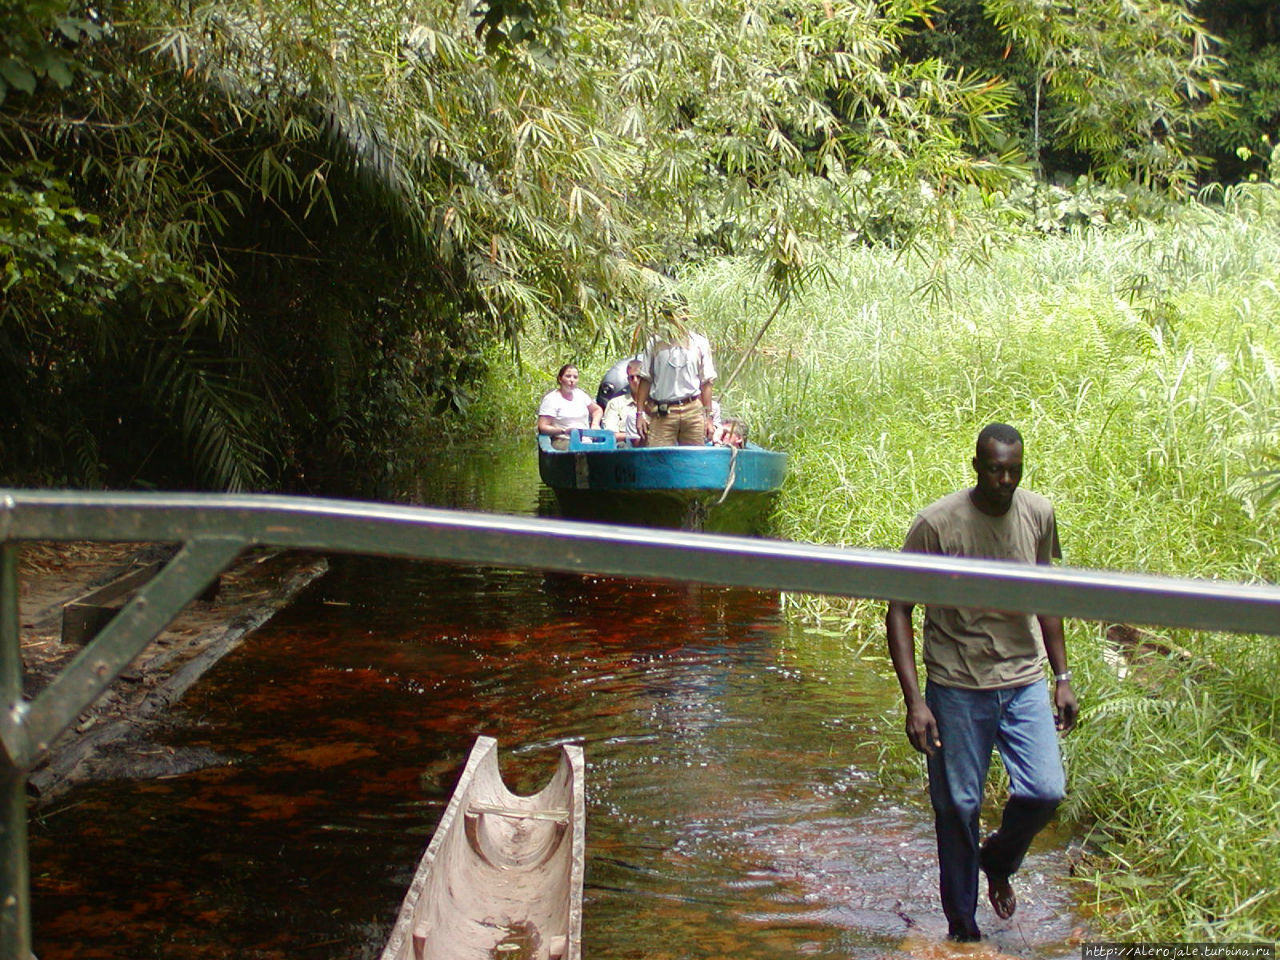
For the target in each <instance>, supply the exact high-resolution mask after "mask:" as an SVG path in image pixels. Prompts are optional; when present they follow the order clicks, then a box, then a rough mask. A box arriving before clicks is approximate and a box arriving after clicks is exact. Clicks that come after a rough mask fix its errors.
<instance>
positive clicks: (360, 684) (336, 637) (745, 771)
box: [31, 445, 1083, 960]
mask: <svg viewBox="0 0 1280 960" xmlns="http://www.w3.org/2000/svg"><path fill="white" fill-rule="evenodd" d="M428 476H429V477H430V478H431V479H430V480H429V481H428V479H427V477H428ZM536 476H537V472H536V464H535V460H534V457H533V456H532V453H531V451H529V450H528V449H527V447H526V446H525V445H521V446H519V447H512V448H510V449H506V448H503V449H499V450H492V449H488V450H484V451H476V452H475V453H474V454H471V455H467V456H459V455H456V454H455V455H451V456H450V457H448V458H445V459H443V460H442V461H441V463H439V464H434V465H430V467H429V471H424V473H423V474H422V475H421V478H414V479H413V480H412V481H409V482H404V483H402V484H401V485H400V486H399V487H398V488H397V490H396V491H395V495H396V496H397V497H398V498H400V499H403V500H406V501H410V502H417V503H430V504H433V505H444V506H457V507H464V508H467V509H485V510H495V511H498V512H508V513H534V512H547V511H548V510H549V502H548V501H547V500H546V498H545V496H543V495H541V494H540V493H539V491H538V488H537V483H536ZM833 645H834V646H833ZM833 649H834V650H835V651H836V652H835V653H834V654H833V653H832V650H833ZM842 649H843V648H842V647H840V646H839V644H838V643H837V642H836V641H833V640H832V638H830V637H829V636H827V635H825V634H821V633H819V632H817V631H813V630H806V629H805V628H803V627H801V626H797V625H793V624H789V623H788V622H787V620H786V619H785V618H784V617H783V616H782V615H781V613H780V605H779V598H778V597H777V596H776V595H773V594H769V593H761V592H755V591H744V590H730V589H723V588H711V587H701V586H699V585H696V584H673V583H663V582H656V581H655V582H648V581H644V582H642V581H635V580H624V579H616V578H601V577H590V576H566V575H560V574H543V573H539V572H529V571H512V570H502V569H489V568H473V567H463V566H454V565H449V564H435V563H421V562H419V563H408V562H402V561H388V560H383V559H378V558H363V557H338V558H335V559H334V561H333V564H332V570H331V572H330V573H329V574H328V575H327V576H326V577H325V578H323V579H322V580H320V581H318V582H317V583H316V584H314V585H313V586H312V587H311V588H310V589H309V590H308V591H307V592H306V593H305V594H304V595H303V596H302V597H301V598H300V600H299V601H298V602H297V603H295V604H294V605H293V606H291V607H290V608H289V609H287V610H285V611H283V612H282V613H281V614H279V615H277V616H276V618H275V619H273V620H272V621H270V622H269V623H268V624H267V625H266V626H265V627H263V628H262V629H260V630H258V631H257V632H256V633H255V634H253V636H252V637H251V638H250V639H249V641H248V642H246V643H245V645H244V646H242V647H241V648H240V649H239V650H238V651H236V652H235V653H233V654H232V655H230V656H229V657H227V658H226V659H224V660H223V661H222V662H221V663H220V664H219V665H218V666H217V667H216V668H214V669H213V670H212V671H210V673H208V674H207V675H206V676H205V678H204V679H203V680H202V681H201V683H200V684H198V685H197V686H196V687H195V688H194V689H193V690H192V691H191V692H190V693H189V694H188V695H187V697H186V698H185V699H184V700H183V701H182V702H181V703H180V704H178V705H177V706H175V707H174V708H173V711H172V715H171V719H172V725H171V726H170V727H169V728H168V729H166V730H165V732H164V733H163V735H162V737H161V738H160V739H158V740H157V742H155V743H154V744H151V745H150V746H149V747H146V748H143V749H145V750H152V751H164V752H168V753H170V754H173V755H174V756H176V757H177V758H178V759H179V760H181V761H183V762H185V763H186V764H187V765H188V766H190V767H192V768H193V769H192V772H190V773H188V774H185V775H181V776H171V777H167V778H164V779H153V780H142V781H118V782H110V783H100V784H93V785H90V786H87V787H83V788H81V789H78V790H77V791H75V792H73V793H72V794H70V795H69V796H67V797H65V798H64V799H63V800H62V801H60V803H59V804H58V806H57V807H55V808H53V809H50V810H45V811H42V812H41V814H40V815H39V816H37V817H36V818H35V819H33V821H32V823H31V845H32V873H33V881H32V884H33V899H34V926H35V942H36V953H37V955H38V956H39V957H40V960H60V958H72V957H75V958H151V957H155V958H182V960H186V958H192V960H195V958H201V960H204V958H231V957H235V958H255V960H278V958H279V960H283V958H286V957H289V958H297V957H302V958H312V957H314V958H370V957H377V956H378V954H379V951H380V949H381V946H382V943H383V941H384V940H385V937H386V934H387V931H388V929H389V927H390V924H391V922H392V921H393V920H394V918H395V915H396V911H397V908H398V906H399V902H400V899H401V897H402V896H403V894H404V889H405V887H406V885H407V884H408V881H409V879H410V877H411V876H412V873H413V869H414V867H415V865H416V862H417V859H418V858H419V856H420V855H421V853H422V850H423V849H424V848H425V846H426V843H427V841H428V839H429V838H430V834H431V830H432V828H433V827H434V824H435V821H436V820H437V819H438V817H439V816H440V814H441V812H442V811H443V808H444V805H445V803H446V802H447V800H448V797H449V794H450V792H451V790H452V788H453V784H454V781H455V780H456V777H457V775H458V772H459V770H460V768H461V764H462V762H463V761H464V759H465V757H466V755H467V752H468V751H469V749H470V746H471V743H472V742H473V740H474V739H475V737H476V736H477V735H479V734H489V735H492V736H495V737H497V738H498V742H499V747H500V749H501V751H502V765H503V770H504V774H505V776H506V778H507V781H508V783H509V785H510V786H512V787H513V788H514V789H516V790H517V791H519V792H532V791H533V790H535V789H537V788H539V787H540V786H541V784H542V782H543V781H544V779H545V778H546V777H547V776H549V775H550V772H551V769H552V764H553V761H554V753H553V748H554V747H555V746H556V745H558V744H560V743H562V742H566V741H576V742H581V743H582V744H583V746H584V750H585V755H586V760H587V803H588V807H587V868H586V886H585V920H584V929H583V947H584V956H585V957H587V958H610V960H625V958H637V960H639V958H653V960H667V958H670V960H675V958H720V957H734V958H743V960H757V958H758V960H765V958H779V957H797V956H800V957H807V956H820V957H889V958H898V957H950V956H965V957H972V956H990V957H996V956H1001V955H1011V956H1020V957H1036V958H1041V957H1044V958H1048V957H1065V956H1068V955H1078V947H1077V946H1075V945H1074V942H1075V938H1078V937H1079V934H1080V928H1081V926H1082V923H1083V921H1082V920H1081V919H1080V918H1079V917H1078V916H1077V915H1076V914H1075V912H1074V909H1073V906H1072V901H1071V891H1070V889H1069V881H1067V880H1066V879H1065V878H1064V872H1065V867H1066V859H1067V855H1066V844H1067V838H1066V837H1065V836H1062V835H1059V834H1054V833H1048V834H1046V835H1043V836H1042V837H1041V838H1040V839H1039V840H1038V841H1037V846H1036V847H1035V848H1033V851H1032V854H1031V856H1030V857H1029V858H1028V861H1027V864H1026V865H1025V867H1024V872H1025V879H1024V880H1023V882H1022V884H1021V885H1020V887H1019V891H1020V894H1019V895H1020V908H1019V913H1018V915H1017V916H1016V917H1015V918H1014V919H1013V920H1012V921H1008V922H1002V921H998V920H997V919H996V918H995V917H994V915H993V914H992V913H991V912H990V911H989V910H988V909H986V908H985V906H984V908H983V910H982V912H981V913H980V916H979V921H980V922H981V923H983V925H984V927H985V928H986V930H987V932H988V934H989V941H988V942H986V943H983V944H979V945H965V946H957V945H950V944H947V943H945V941H944V940H943V934H945V924H944V923H943V921H942V919H941V916H940V911H939V908H938V906H937V902H936V886H935V866H934V863H935V861H934V855H933V837H932V826H931V821H930V815H929V811H928V803H927V798H926V797H925V793H924V781H923V777H922V775H920V776H910V775H909V776H906V777H893V778H887V779H886V778H882V777H880V776H878V774H877V771H878V769H879V767H880V764H881V763H883V762H885V758H886V757H887V756H893V752H892V751H888V750H887V748H888V746H889V744H890V743H891V742H896V739H897V738H899V737H901V736H902V734H901V732H900V728H899V721H898V719H897V714H896V713H895V712H894V707H895V704H896V702H897V699H898V694H897V690H896V683H895V682H894V681H893V680H892V679H891V675H890V673H889V671H888V669H887V665H886V664H885V662H884V660H883V659H882V658H880V657H878V654H879V653H880V651H878V650H877V651H870V652H866V653H864V654H863V655H858V654H857V652H856V651H852V650H850V651H848V652H847V655H844V656H841V655H840V651H841V650H842ZM816 650H820V651H821V652H815V651H816ZM886 716H888V719H885V717H886ZM899 756H900V754H899ZM893 762H895V763H897V764H899V765H901V762H902V761H901V760H900V759H898V760H894V761H893ZM886 784H889V785H886Z"/></svg>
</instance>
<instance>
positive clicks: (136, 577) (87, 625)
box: [62, 560, 218, 646]
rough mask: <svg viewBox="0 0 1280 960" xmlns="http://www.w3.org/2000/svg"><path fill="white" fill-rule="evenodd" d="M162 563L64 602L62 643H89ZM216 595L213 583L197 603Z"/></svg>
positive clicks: (215, 584)
mask: <svg viewBox="0 0 1280 960" xmlns="http://www.w3.org/2000/svg"><path fill="white" fill-rule="evenodd" d="M166 563H167V561H165V560H157V561H156V562H155V563H148V564H146V565H145V566H141V567H138V568H136V569H134V570H130V571H128V572H127V573H125V574H123V575H122V576H119V577H116V579H114V580H112V581H111V582H110V583H108V584H105V585H104V586H101V587H97V588H95V589H93V590H90V591H89V592H88V593H84V594H81V595H80V596H78V597H76V598H75V599H74V600H68V601H67V602H66V603H65V604H63V607H62V642H63V643H70V644H78V645H81V646H83V645H84V644H86V643H88V642H89V641H90V640H92V639H93V638H94V637H95V636H97V635H98V632H99V631H100V630H101V629H102V628H103V627H105V626H106V625H107V624H108V623H110V622H111V620H112V618H113V617H114V616H115V615H116V614H117V613H119V612H120V610H121V608H123V607H124V605H125V604H126V603H128V602H129V600H130V599H131V598H132V597H133V594H134V593H136V592H137V591H138V590H140V589H142V587H143V586H145V585H146V584H147V583H148V582H150V581H151V580H152V578H154V577H155V575H156V574H157V573H159V572H160V571H161V570H163V569H164V567H165V564H166ZM217 593H218V581H217V580H215V581H214V582H213V583H212V584H211V585H210V586H209V588H208V589H207V590H205V592H204V593H202V594H201V595H200V599H201V600H211V599H213V598H214V597H215V596H217Z"/></svg>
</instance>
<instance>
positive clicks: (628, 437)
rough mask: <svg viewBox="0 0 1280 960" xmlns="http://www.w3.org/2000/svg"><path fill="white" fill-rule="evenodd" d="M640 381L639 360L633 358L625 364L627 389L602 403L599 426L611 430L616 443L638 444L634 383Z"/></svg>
mask: <svg viewBox="0 0 1280 960" xmlns="http://www.w3.org/2000/svg"><path fill="white" fill-rule="evenodd" d="M639 382H640V360H639V359H635V360H632V361H630V362H629V363H628V364H627V389H626V390H625V391H624V392H623V393H620V394H618V395H617V396H616V397H614V398H613V399H612V400H610V401H609V402H608V403H606V404H605V405H604V417H603V418H602V419H601V421H600V426H601V428H602V429H604V430H612V431H613V436H614V439H615V440H616V441H617V442H618V445H619V446H621V445H622V444H626V443H630V444H631V445H632V446H635V445H637V444H639V442H640V433H639V431H638V430H636V398H635V389H636V384H637V383H639Z"/></svg>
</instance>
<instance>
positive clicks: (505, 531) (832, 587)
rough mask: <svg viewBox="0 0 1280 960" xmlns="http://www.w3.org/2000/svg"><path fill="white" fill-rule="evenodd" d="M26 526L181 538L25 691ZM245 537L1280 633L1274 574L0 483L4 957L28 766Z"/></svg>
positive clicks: (43, 535) (24, 867) (12, 946)
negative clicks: (1170, 574) (64, 660)
mask: <svg viewBox="0 0 1280 960" xmlns="http://www.w3.org/2000/svg"><path fill="white" fill-rule="evenodd" d="M33 540H54V541H72V540H100V541H160V542H169V543H173V542H177V543H181V544H182V548H181V549H180V550H179V552H178V554H177V555H176V556H175V557H174V558H173V559H172V560H171V561H170V562H169V563H168V565H167V566H166V567H165V568H164V569H163V570H162V571H161V572H160V573H159V574H158V575H157V576H156V577H155V578H154V579H153V580H151V581H150V582H149V583H148V584H147V585H146V586H144V587H143V588H142V589H141V590H140V591H139V592H138V593H137V595H136V596H135V597H134V598H133V599H132V600H131V601H130V602H129V603H128V604H127V605H126V606H125V607H124V608H123V609H122V610H121V611H120V613H119V614H117V615H116V616H115V617H114V618H113V619H112V620H111V622H110V623H109V624H108V625H107V626H106V627H104V628H103V629H102V631H101V632H100V633H99V634H98V635H97V636H96V637H95V638H94V639H93V640H92V642H91V643H90V644H89V645H88V646H87V647H86V648H85V649H84V651H82V653H81V654H80V655H79V656H78V657H76V658H75V659H74V660H73V661H72V662H71V663H70V664H68V665H67V667H66V668H64V669H63V670H62V672H61V673H60V674H59V675H58V676H57V677H56V678H55V679H54V680H53V681H52V682H51V683H50V684H49V686H48V687H46V688H45V689H44V690H43V691H41V692H40V693H39V695H37V696H36V697H35V698H34V699H31V700H26V699H24V698H23V695H22V655H21V637H20V631H19V618H18V545H19V544H20V543H21V542H23V541H33ZM254 546H272V547H282V548H293V549H303V550H316V551H325V552H340V553H362V554H374V555H380V556H387V557H405V558H415V559H423V560H444V561H453V562H458V563H472V564H483V565H488V566H499V567H509V568H510V567H518V568H535V569H544V570H554V571H560V572H566V573H594V574H611V575H617V576H634V577H646V578H662V579H675V580H681V581H690V582H700V583H709V584H718V585H724V586H737V587H754V588H760V589H767V590H785V591H791V592H800V593H821V594H831V595H838V596H848V597H865V598H874V599H880V600H904V601H911V602H915V603H932V604H940V605H944V606H980V607H991V608H995V609H1000V610H1015V611H1022V612H1027V613H1041V614H1057V615H1061V616H1071V617H1078V618H1083V619H1090V620H1105V621H1123V622H1125V623H1140V624H1157V625H1164V626H1175V627H1192V628H1199V629H1208V630H1223V631H1232V632H1239V633H1262V634H1270V635H1280V588H1276V587H1272V586H1257V585H1247V584H1238V583H1226V582H1221V581H1196V580H1186V579H1172V578H1158V577H1150V576H1139V575H1132V574H1116V573H1104V572H1092V571H1085V570H1075V569H1071V568H1050V567H1032V566H1026V565H1020V564H1015V563H1008V562H1000V561H983V560H968V559H954V558H948V557H934V556H923V555H919V554H902V553H892V552H885V551H873V550H855V549H847V548H841V547H831V546H819V545H815V544H804V543H789V542H785V541H777V540H755V539H747V538H742V537H724V536H713V535H707V534H693V533H682V532H678V531H670V530H652V529H645V528H637V527H617V526H607V525H601V524H583V523H571V522H566V521H561V520H549V519H537V518H530V517H516V516H503V515H495V514H477V513H465V512H457V511H449V510H436V509H427V508H417V507H403V506H396V505H389V504H381V503H359V502H351V501H339V500H322V499H306V498H300V497H277V496H229V495H219V494H189V495H183V494H123V493H117V494H112V493H101V494H90V493H76V492H62V491H38V490H0V749H2V752H0V960H18V958H21V960H26V958H28V957H29V956H30V953H31V924H30V877H29V864H28V852H27V832H26V831H27V826H26V782H27V775H28V774H29V773H30V771H31V769H32V768H33V767H34V766H35V765H36V764H37V763H38V762H39V761H40V760H41V759H42V758H43V757H44V756H45V755H46V754H47V753H48V750H49V747H50V745H51V744H52V743H53V741H54V740H55V739H56V738H57V737H58V735H59V734H61V733H62V732H63V731H64V730H65V729H66V728H67V727H68V726H70V725H71V724H72V723H73V722H74V720H75V718H76V717H77V716H78V715H79V714H80V713H81V712H82V711H83V710H84V709H85V708H86V707H88V706H90V705H91V704H92V703H93V702H94V701H95V700H96V699H97V698H98V697H99V696H100V695H101V694H102V693H103V692H104V691H106V689H107V688H108V687H109V686H110V685H111V683H112V682H113V681H114V680H115V679H116V678H117V677H118V676H119V675H120V673H121V672H122V671H123V670H124V669H125V668H126V667H127V666H128V665H129V663H130V662H131V661H132V660H133V659H134V658H135V657H136V656H137V655H138V654H139V653H141V652H142V650H143V648H144V647H145V646H146V645H147V644H148V643H149V642H150V641H151V640H152V639H154V638H155V637H156V636H157V635H158V634H159V633H160V632H161V631H162V630H163V629H164V627H165V626H166V625H167V624H168V623H169V622H170V621H171V620H172V619H173V618H174V617H176V616H177V615H178V613H180V612H181V611H182V609H183V608H184V607H185V606H186V605H187V604H188V603H189V602H190V601H191V600H192V599H193V598H194V597H196V596H197V595H199V593H200V592H201V591H202V590H203V589H204V588H205V587H206V586H207V585H208V584H209V583H210V582H212V580H213V579H214V578H215V577H217V576H218V574H219V573H221V572H222V571H223V570H224V569H226V567H227V566H228V565H229V564H230V563H231V562H232V561H233V560H234V559H235V558H236V557H237V556H238V555H239V554H240V553H241V552H242V551H243V550H245V549H247V548H249V547H254Z"/></svg>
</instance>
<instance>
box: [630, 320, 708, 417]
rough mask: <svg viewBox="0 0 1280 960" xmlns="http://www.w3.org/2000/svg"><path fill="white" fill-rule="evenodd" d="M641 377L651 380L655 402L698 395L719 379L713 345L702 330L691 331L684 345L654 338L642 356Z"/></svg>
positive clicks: (650, 397) (650, 388)
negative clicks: (706, 385) (712, 381)
mask: <svg viewBox="0 0 1280 960" xmlns="http://www.w3.org/2000/svg"><path fill="white" fill-rule="evenodd" d="M640 376H642V377H644V378H645V379H646V380H648V381H649V399H650V400H652V401H653V402H654V403H668V402H670V401H674V400H684V399H685V398H687V397H693V396H697V395H698V393H700V392H701V391H702V385H703V384H704V383H706V382H708V381H710V380H714V379H715V378H716V365H715V363H714V362H713V361H712V359H711V344H710V343H709V342H708V341H707V338H706V337H704V336H703V335H702V334H700V333H690V334H689V336H688V338H687V339H686V340H685V343H684V344H676V343H666V342H654V341H650V343H649V345H648V346H647V347H646V348H645V351H644V353H643V354H641V355H640Z"/></svg>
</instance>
